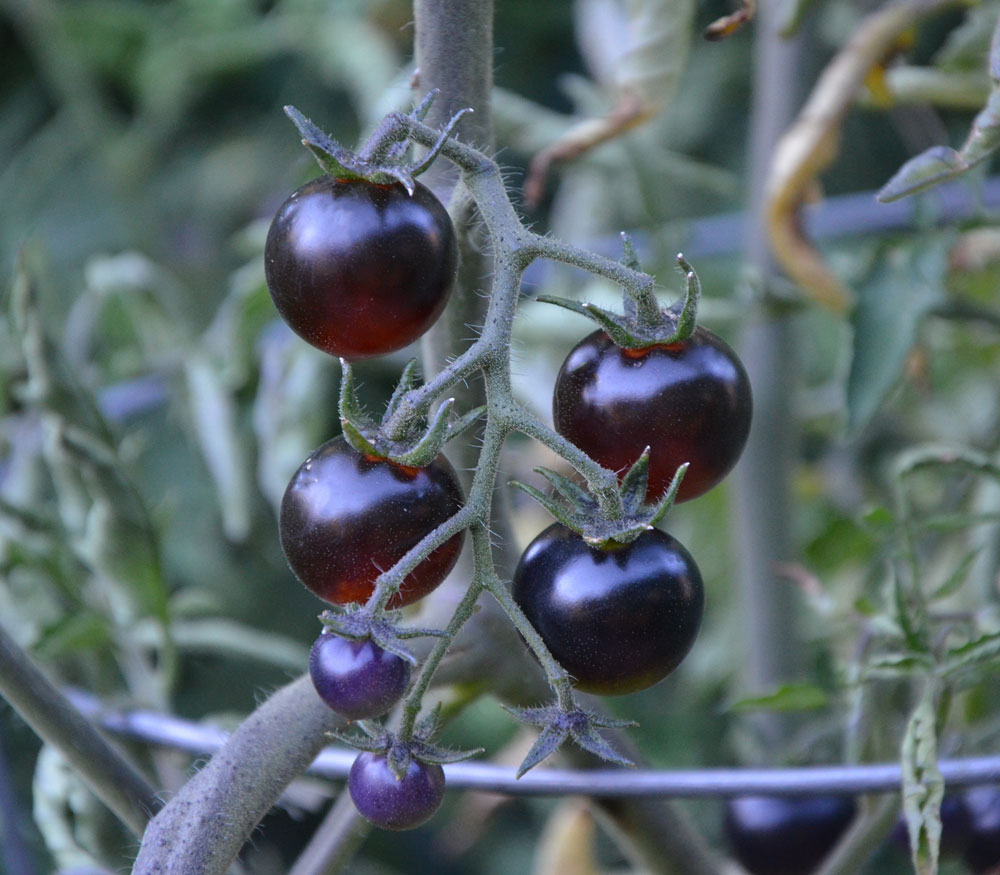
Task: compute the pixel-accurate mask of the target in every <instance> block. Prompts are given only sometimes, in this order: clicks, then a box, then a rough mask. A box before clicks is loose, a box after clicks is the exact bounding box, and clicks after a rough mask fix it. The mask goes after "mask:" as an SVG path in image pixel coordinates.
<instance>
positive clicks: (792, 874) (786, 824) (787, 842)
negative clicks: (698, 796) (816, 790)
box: [723, 796, 857, 875]
mask: <svg viewBox="0 0 1000 875" xmlns="http://www.w3.org/2000/svg"><path fill="white" fill-rule="evenodd" d="M856 813H857V805H856V804H855V802H854V799H853V798H851V797H850V796H807V797H795V798H793V797H785V796H740V797H738V798H735V799H728V800H726V806H725V814H724V818H723V830H724V832H725V835H726V839H727V841H728V843H729V847H730V849H731V850H732V853H733V856H734V857H736V859H737V860H738V861H739V862H740V865H742V866H743V868H744V869H746V870H747V871H748V872H750V873H751V875H809V873H811V872H814V871H815V870H816V869H817V868H818V866H819V864H820V863H821V862H822V861H823V859H824V858H825V857H826V855H827V854H829V853H830V851H832V850H833V848H834V846H835V845H836V844H837V842H838V840H839V839H840V837H841V836H842V835H843V834H844V832H845V831H846V830H847V828H848V826H850V824H851V821H852V820H854V816H855V814H856Z"/></svg>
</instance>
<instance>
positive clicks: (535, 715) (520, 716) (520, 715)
mask: <svg viewBox="0 0 1000 875" xmlns="http://www.w3.org/2000/svg"><path fill="white" fill-rule="evenodd" d="M500 707H501V708H503V709H504V711H506V712H507V713H508V714H510V716H511V717H513V718H514V719H515V720H517V721H518V722H519V723H527V724H528V725H529V726H544V725H545V724H546V722H547V721H548V718H549V715H550V714H551V713H552V708H551V707H550V706H545V705H542V706H541V707H537V708H519V707H517V706H516V705H503V704H501V705H500Z"/></svg>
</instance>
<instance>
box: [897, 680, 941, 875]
mask: <svg viewBox="0 0 1000 875" xmlns="http://www.w3.org/2000/svg"><path fill="white" fill-rule="evenodd" d="M934 705H935V692H934V685H933V684H932V683H930V682H928V683H926V684H925V686H924V691H923V694H922V696H921V699H920V702H919V704H918V705H917V707H916V709H915V710H914V712H913V714H912V715H911V717H910V722H909V724H908V725H907V728H906V734H905V735H904V736H903V749H902V772H903V788H902V795H903V815H904V817H905V818H906V825H907V829H908V830H909V834H910V850H911V852H912V855H913V865H914V867H915V869H916V871H917V873H918V875H936V873H937V870H938V856H939V851H940V844H941V800H942V799H943V798H944V779H943V778H942V777H941V772H940V770H939V769H938V764H937V729H936V715H935V707H934Z"/></svg>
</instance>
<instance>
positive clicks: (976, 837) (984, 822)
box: [962, 786, 1000, 875]
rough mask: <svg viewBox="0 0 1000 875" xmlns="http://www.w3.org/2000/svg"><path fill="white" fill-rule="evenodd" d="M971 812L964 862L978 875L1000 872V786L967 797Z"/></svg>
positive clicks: (984, 788) (968, 792)
mask: <svg viewBox="0 0 1000 875" xmlns="http://www.w3.org/2000/svg"><path fill="white" fill-rule="evenodd" d="M962 798H963V801H964V802H965V806H966V808H967V809H968V812H969V834H968V843H967V844H966V846H965V852H964V859H965V862H966V864H967V865H968V867H969V870H970V871H971V872H973V873H974V875H996V873H997V872H1000V787H996V786H983V787H973V788H972V789H971V790H968V791H966V792H965V793H964V794H963V797H962Z"/></svg>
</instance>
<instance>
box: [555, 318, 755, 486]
mask: <svg viewBox="0 0 1000 875" xmlns="http://www.w3.org/2000/svg"><path fill="white" fill-rule="evenodd" d="M752 411H753V400H752V396H751V392H750V380H749V378H748V377H747V373H746V370H745V369H744V368H743V364H742V363H741V362H740V360H739V358H738V357H737V356H736V353H735V352H733V350H732V349H731V348H730V347H729V346H728V345H727V344H726V343H725V342H724V341H723V340H722V339H721V338H719V337H717V336H716V335H715V334H713V333H712V332H711V331H708V330H707V329H705V328H701V327H699V328H697V329H696V330H695V332H694V334H692V335H691V337H690V338H689V339H688V340H685V341H682V342H680V343H676V344H672V345H670V346H654V347H650V348H649V349H641V350H630V349H622V348H621V347H619V346H616V345H615V343H614V342H613V341H612V340H611V338H610V337H608V335H607V334H605V333H604V332H603V331H595V332H594V333H593V334H590V335H588V336H587V337H585V338H584V339H583V340H582V341H581V342H580V343H579V344H577V346H576V347H574V349H573V350H572V352H570V354H569V356H567V358H566V361H565V362H564V363H563V366H562V369H561V370H560V371H559V376H558V377H557V378H556V385H555V393H554V396H553V403H552V414H553V420H554V422H555V427H556V431H558V432H559V433H560V434H561V435H563V436H564V437H566V438H568V439H569V440H570V441H572V442H573V443H574V444H576V445H577V446H578V447H579V448H580V449H582V450H583V451H584V452H585V453H587V454H588V455H589V456H590V457H591V458H593V459H594V460H595V461H597V462H599V463H600V464H602V465H604V467H605V468H610V469H611V470H613V471H619V472H621V473H624V472H625V471H626V470H628V468H629V466H630V465H631V464H632V463H633V462H635V460H636V459H638V458H639V456H640V455H641V454H642V451H643V450H644V449H645V448H646V447H647V446H648V447H649V448H650V450H651V455H650V466H649V489H648V491H647V496H648V498H649V500H651V501H652V500H655V499H656V498H658V497H659V496H660V495H662V494H663V492H665V491H666V489H667V487H668V486H669V485H670V481H671V480H672V479H673V476H674V472H675V471H676V470H677V468H678V467H679V466H680V465H682V464H683V463H685V462H690V463H691V467H690V468H689V469H688V471H687V474H686V475H685V477H684V481H683V482H682V484H681V488H680V491H679V493H678V496H677V500H678V501H687V500H688V499H691V498H696V497H697V496H699V495H701V494H703V493H705V492H707V491H708V490H709V489H711V488H712V487H713V486H715V485H716V484H718V483H719V481H720V480H722V478H723V477H725V476H726V474H728V473H729V471H730V469H731V468H732V467H733V465H735V464H736V461H737V459H739V457H740V454H741V453H742V452H743V447H744V445H745V444H746V440H747V436H748V435H749V433H750V419H751V415H752Z"/></svg>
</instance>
